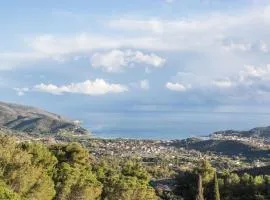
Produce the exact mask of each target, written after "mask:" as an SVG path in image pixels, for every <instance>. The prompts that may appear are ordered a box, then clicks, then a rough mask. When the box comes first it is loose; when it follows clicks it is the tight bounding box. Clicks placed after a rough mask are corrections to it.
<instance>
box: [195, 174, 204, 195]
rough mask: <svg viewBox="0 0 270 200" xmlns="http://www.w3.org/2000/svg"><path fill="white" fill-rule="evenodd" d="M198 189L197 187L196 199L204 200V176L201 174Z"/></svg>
mask: <svg viewBox="0 0 270 200" xmlns="http://www.w3.org/2000/svg"><path fill="white" fill-rule="evenodd" d="M197 187H198V189H197V195H196V200H204V198H203V187H202V176H201V175H199V177H198V186H197Z"/></svg>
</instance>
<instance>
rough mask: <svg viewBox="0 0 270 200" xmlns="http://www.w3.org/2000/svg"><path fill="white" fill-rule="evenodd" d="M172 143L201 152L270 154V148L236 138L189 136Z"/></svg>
mask: <svg viewBox="0 0 270 200" xmlns="http://www.w3.org/2000/svg"><path fill="white" fill-rule="evenodd" d="M171 145H172V146H175V147H178V148H179V147H185V148H188V149H194V150H198V151H201V152H215V153H221V154H224V155H228V156H239V155H242V156H245V157H247V158H259V157H260V158H262V157H263V158H266V157H269V155H270V149H261V148H257V147H254V146H251V145H249V144H247V143H244V142H242V141H234V140H212V139H210V140H200V139H196V138H188V139H186V140H180V141H175V142H173V143H172V144H171Z"/></svg>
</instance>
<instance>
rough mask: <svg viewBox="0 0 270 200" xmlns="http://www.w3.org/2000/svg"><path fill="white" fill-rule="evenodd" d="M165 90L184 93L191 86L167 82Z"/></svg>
mask: <svg viewBox="0 0 270 200" xmlns="http://www.w3.org/2000/svg"><path fill="white" fill-rule="evenodd" d="M166 88H167V89H169V90H173V91H178V92H185V91H187V90H188V89H190V88H191V85H184V84H182V83H172V82H168V83H166Z"/></svg>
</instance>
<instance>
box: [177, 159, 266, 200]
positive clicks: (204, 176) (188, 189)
mask: <svg viewBox="0 0 270 200" xmlns="http://www.w3.org/2000/svg"><path fill="white" fill-rule="evenodd" d="M200 179H201V183H200ZM174 192H175V193H176V194H178V195H179V196H182V197H183V198H184V199H185V200H193V199H198V200H202V199H210V200H220V199H222V200H267V199H270V176H268V175H258V176H251V175H249V174H247V173H244V174H242V175H238V174H237V173H230V172H228V171H226V170H224V171H223V172H222V173H220V174H217V172H216V170H215V168H213V167H212V166H211V165H210V164H209V162H207V161H203V162H202V164H201V165H200V166H199V167H198V168H196V169H194V170H193V171H191V172H185V173H182V174H180V176H179V177H178V186H177V188H176V189H175V191H174Z"/></svg>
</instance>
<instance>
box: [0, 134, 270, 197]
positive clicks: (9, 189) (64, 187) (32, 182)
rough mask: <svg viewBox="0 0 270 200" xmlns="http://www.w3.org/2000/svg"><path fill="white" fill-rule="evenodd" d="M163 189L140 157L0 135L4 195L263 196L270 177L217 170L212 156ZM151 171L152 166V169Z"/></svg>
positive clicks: (1, 193) (0, 182) (268, 194)
mask: <svg viewBox="0 0 270 200" xmlns="http://www.w3.org/2000/svg"><path fill="white" fill-rule="evenodd" d="M198 163H200V164H199V165H198V166H197V167H195V168H192V169H188V170H185V171H178V173H177V174H176V175H175V176H174V177H171V178H172V179H174V181H173V182H172V183H173V185H171V186H170V187H167V188H166V187H165V188H164V187H160V185H159V184H158V182H159V181H158V180H156V179H154V178H153V177H151V175H150V173H149V171H148V170H149V169H148V170H147V168H145V166H144V165H143V163H142V161H141V160H140V159H139V158H119V157H118V158H117V157H99V158H98V157H94V156H93V155H91V154H90V153H89V152H88V150H87V149H86V148H84V147H82V146H81V145H80V144H79V143H75V142H72V143H61V144H51V145H49V144H48V145H44V144H41V143H37V142H18V140H16V138H13V137H10V136H8V135H3V134H2V135H0V173H1V174H0V199H5V200H28V199H29V200H155V199H162V200H183V199H184V200H194V199H198V200H202V199H210V200H211V199H213V200H219V199H222V200H223V199H224V200H239V199H241V200H256V199H258V200H261V199H269V198H270V187H269V186H270V176H268V175H260V173H257V175H256V176H251V175H249V174H247V173H245V172H244V173H241V172H239V173H238V172H229V171H228V170H226V169H224V170H223V171H217V170H216V169H215V168H213V167H212V166H211V164H210V163H209V162H208V161H207V160H202V161H201V162H198ZM150 171H151V170H150Z"/></svg>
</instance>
